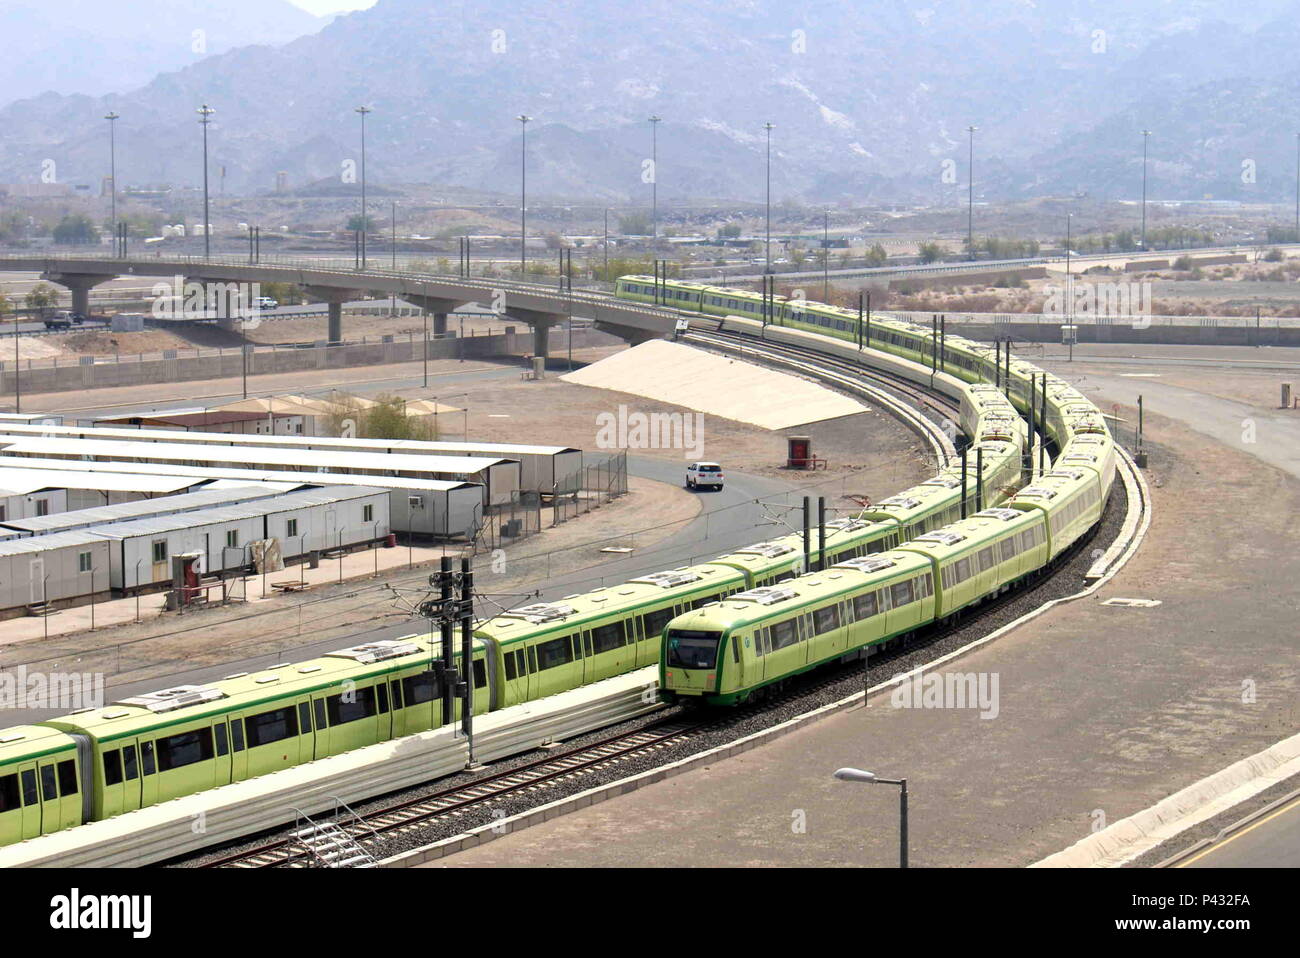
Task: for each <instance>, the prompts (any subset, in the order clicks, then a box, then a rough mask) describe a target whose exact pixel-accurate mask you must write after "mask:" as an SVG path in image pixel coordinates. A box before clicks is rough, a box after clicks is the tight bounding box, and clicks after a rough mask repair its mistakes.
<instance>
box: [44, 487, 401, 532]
mask: <svg viewBox="0 0 1300 958" xmlns="http://www.w3.org/2000/svg"><path fill="white" fill-rule="evenodd" d="M387 494H388V491H387V490H386V489H372V488H367V487H365V486H330V487H328V488H325V489H305V490H303V491H302V492H291V493H289V494H288V495H284V496H275V497H274V498H272V499H259V500H256V501H254V502H243V503H238V504H236V505H232V506H226V507H224V508H220V509H200V510H198V511H195V512H182V513H178V514H176V515H171V516H152V517H150V518H147V519H135V520H132V521H129V522H114V523H111V524H108V525H102V526H95V527H93V528H92V529H89V530H87V531H89V532H94V533H95V534H96V535H99V536H102V537H104V538H106V539H130V538H133V537H134V536H140V535H150V534H152V533H159V532H175V531H176V530H177V529H191V528H199V527H202V526H212V525H220V524H221V523H224V522H242V521H243V520H245V519H257V518H260V517H261V516H269V515H275V514H276V513H278V512H291V511H293V510H295V509H305V508H307V507H309V506H318V505H329V504H330V503H335V502H351V501H353V500H356V499H364V498H366V497H367V496H376V495H379V496H385V495H387ZM38 538H39V539H41V540H43V539H48V538H50V537H49V536H40V537H38ZM29 541H30V540H29Z"/></svg>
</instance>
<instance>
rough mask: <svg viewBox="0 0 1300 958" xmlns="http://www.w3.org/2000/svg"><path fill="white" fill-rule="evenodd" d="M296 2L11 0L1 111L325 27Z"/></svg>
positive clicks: (142, 78)
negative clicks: (29, 99) (23, 101)
mask: <svg viewBox="0 0 1300 958" xmlns="http://www.w3.org/2000/svg"><path fill="white" fill-rule="evenodd" d="M326 22H327V20H326V19H325V18H320V17H314V16H312V15H311V14H309V13H307V12H306V11H304V10H302V9H301V8H299V7H296V6H294V5H293V4H292V3H289V2H288V0H3V2H2V3H0V35H3V36H4V37H5V44H4V56H3V57H0V106H2V105H4V104H6V103H10V102H13V101H14V100H18V99H21V98H23V97H30V96H36V95H38V94H41V93H45V92H49V91H53V92H55V93H62V94H74V93H82V94H90V95H100V94H105V93H110V92H119V93H120V92H125V91H127V90H133V89H135V88H137V87H140V86H143V85H144V84H146V83H148V82H149V81H150V80H152V79H153V78H154V77H156V76H157V75H158V74H159V73H160V72H163V71H166V70H174V69H178V68H180V67H183V66H187V65H189V64H193V63H198V62H199V61H201V60H203V59H205V58H206V57H208V56H209V55H211V54H215V53H222V52H224V51H226V50H229V49H231V48H232V47H236V46H245V45H248V44H255V43H265V44H272V45H274V44H278V43H284V42H286V41H288V40H292V39H294V38H296V37H300V36H304V35H306V34H308V33H314V32H315V31H317V30H319V29H320V28H321V27H322V26H324V25H325V23H326Z"/></svg>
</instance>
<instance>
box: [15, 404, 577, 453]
mask: <svg viewBox="0 0 1300 958" xmlns="http://www.w3.org/2000/svg"><path fill="white" fill-rule="evenodd" d="M196 412H197V411H196V410H185V414H189V415H193V414H195V413H196ZM179 415H181V413H179V412H177V411H169V412H166V413H158V412H156V413H140V414H139V416H138V418H140V419H162V418H174V417H177V416H179ZM123 418H125V417H123ZM0 433H9V434H12V435H18V436H48V437H55V438H60V437H61V438H78V437H85V438H93V437H94V436H98V437H100V438H103V439H105V440H110V441H111V440H115V439H120V440H123V441H127V442H135V441H141V440H145V441H155V440H156V441H159V442H167V441H169V440H171V441H174V442H184V443H197V444H200V445H221V444H232V445H238V446H256V447H258V448H261V447H262V446H281V447H286V448H287V447H290V446H292V447H295V448H297V447H306V448H311V447H319V448H330V449H353V450H359V449H409V450H413V451H415V450H423V451H425V452H428V453H439V452H446V453H453V454H458V455H475V456H487V457H488V458H491V457H501V458H507V459H508V458H510V456H511V455H528V456H554V455H558V454H560V453H567V452H581V450H580V449H575V448H573V447H571V446H542V445H534V444H530V443H507V442H443V441H441V440H426V439H339V438H337V437H333V436H270V435H256V434H249V435H244V434H241V433H221V432H190V431H185V430H179V429H136V428H130V427H128V428H120V427H119V428H115V427H111V426H18V425H16V426H12V427H8V426H5V424H4V423H0ZM136 437H139V438H138V439H137V438H136Z"/></svg>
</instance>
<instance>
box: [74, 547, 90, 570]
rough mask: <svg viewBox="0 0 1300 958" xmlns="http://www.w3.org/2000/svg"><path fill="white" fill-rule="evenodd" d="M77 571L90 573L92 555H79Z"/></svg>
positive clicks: (87, 553) (85, 553) (84, 553)
mask: <svg viewBox="0 0 1300 958" xmlns="http://www.w3.org/2000/svg"><path fill="white" fill-rule="evenodd" d="M77 571H78V572H89V571H90V553H89V552H81V553H78V554H77Z"/></svg>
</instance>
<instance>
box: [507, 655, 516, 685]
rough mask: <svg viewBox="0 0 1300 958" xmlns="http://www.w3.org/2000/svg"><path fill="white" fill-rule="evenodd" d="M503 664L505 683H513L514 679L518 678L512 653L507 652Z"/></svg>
mask: <svg viewBox="0 0 1300 958" xmlns="http://www.w3.org/2000/svg"><path fill="white" fill-rule="evenodd" d="M505 663H506V681H507V682H513V681H514V680H515V679H517V678H519V671H518V669H516V668H515V654H514V653H513V652H507V653H506V654H505Z"/></svg>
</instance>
